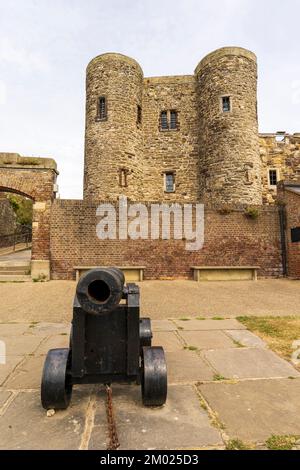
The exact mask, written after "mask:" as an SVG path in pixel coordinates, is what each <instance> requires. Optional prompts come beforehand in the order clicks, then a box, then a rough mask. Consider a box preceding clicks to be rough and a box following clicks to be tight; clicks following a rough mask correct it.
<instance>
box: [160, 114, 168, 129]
mask: <svg viewBox="0 0 300 470" xmlns="http://www.w3.org/2000/svg"><path fill="white" fill-rule="evenodd" d="M160 128H161V129H162V130H167V129H169V124H168V113H167V111H162V112H161V113H160Z"/></svg>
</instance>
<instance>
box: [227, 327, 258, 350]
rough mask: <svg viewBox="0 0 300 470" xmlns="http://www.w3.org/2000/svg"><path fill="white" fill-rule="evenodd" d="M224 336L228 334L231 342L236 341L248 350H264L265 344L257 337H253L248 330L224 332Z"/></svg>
mask: <svg viewBox="0 0 300 470" xmlns="http://www.w3.org/2000/svg"><path fill="white" fill-rule="evenodd" d="M225 333H226V334H228V335H229V336H230V337H231V338H232V339H233V340H235V341H238V342H239V343H241V344H242V345H243V346H247V347H248V348H266V347H267V345H266V343H265V342H264V341H263V340H262V339H261V338H259V337H258V336H256V335H254V334H253V333H252V332H251V331H248V330H226V331H225Z"/></svg>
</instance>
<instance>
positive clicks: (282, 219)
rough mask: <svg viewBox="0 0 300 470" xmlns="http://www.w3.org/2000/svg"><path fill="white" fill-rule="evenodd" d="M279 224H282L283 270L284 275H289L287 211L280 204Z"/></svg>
mask: <svg viewBox="0 0 300 470" xmlns="http://www.w3.org/2000/svg"><path fill="white" fill-rule="evenodd" d="M279 224H280V241H281V256H282V270H283V275H284V276H287V254H286V235H285V229H286V213H285V206H284V205H282V204H281V205H280V206H279Z"/></svg>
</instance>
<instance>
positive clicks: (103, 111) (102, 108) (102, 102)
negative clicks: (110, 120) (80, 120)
mask: <svg viewBox="0 0 300 470" xmlns="http://www.w3.org/2000/svg"><path fill="white" fill-rule="evenodd" d="M106 118H107V107H106V98H105V96H100V97H99V98H98V107H97V119H99V120H104V119H106Z"/></svg>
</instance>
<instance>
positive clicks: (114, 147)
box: [84, 53, 143, 200]
mask: <svg viewBox="0 0 300 470" xmlns="http://www.w3.org/2000/svg"><path fill="white" fill-rule="evenodd" d="M142 92H143V72H142V69H141V67H140V66H139V64H138V63H137V62H136V61H135V60H133V59H131V58H130V57H127V56H124V55H122V54H115V53H108V54H103V55H100V56H98V57H95V58H94V59H93V60H92V61H91V62H90V63H89V65H88V67H87V75H86V133H85V169H84V198H85V199H94V200H101V199H105V200H107V199H110V200H114V199H117V197H118V196H119V195H120V194H124V195H127V196H128V197H131V198H133V199H134V198H138V196H139V192H140V185H141V180H142V178H141V174H140V172H141V167H142V165H141V164H140V158H141V155H142V130H141V123H140V122H139V120H140V117H141V107H142Z"/></svg>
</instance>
